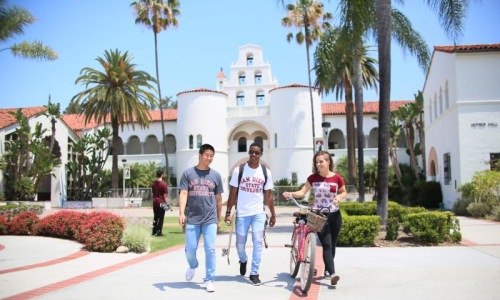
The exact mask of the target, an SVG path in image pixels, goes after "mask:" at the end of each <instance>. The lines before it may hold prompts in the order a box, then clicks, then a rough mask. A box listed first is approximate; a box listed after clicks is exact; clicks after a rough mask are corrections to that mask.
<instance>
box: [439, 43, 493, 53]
mask: <svg viewBox="0 0 500 300" xmlns="http://www.w3.org/2000/svg"><path fill="white" fill-rule="evenodd" d="M434 51H441V52H446V53H455V52H481V51H500V44H478V45H456V46H434Z"/></svg>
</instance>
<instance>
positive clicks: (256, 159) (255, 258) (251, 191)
mask: <svg viewBox="0 0 500 300" xmlns="http://www.w3.org/2000/svg"><path fill="white" fill-rule="evenodd" d="M262 153H263V149H262V145H261V144H259V143H252V144H251V145H250V150H249V151H248V154H249V160H248V162H247V163H246V164H245V166H244V167H243V174H242V176H241V181H240V182H238V178H239V169H240V168H239V167H237V168H235V169H234V171H233V174H232V176H231V182H229V185H230V192H229V199H228V202H227V210H226V218H225V221H226V222H228V221H231V209H232V207H233V206H235V205H237V214H236V250H237V252H238V257H239V259H240V274H241V276H245V274H246V272H247V261H248V256H247V254H246V251H245V246H246V242H247V237H248V231H249V229H250V226H252V245H253V252H252V266H251V269H250V281H251V282H252V284H253V285H260V283H261V281H260V279H259V266H260V261H261V257H262V244H263V239H264V227H265V223H266V219H267V216H266V209H265V205H267V207H268V208H269V211H270V212H271V218H270V219H269V226H271V227H273V226H274V224H275V223H276V213H275V212H274V202H273V195H272V192H271V190H272V189H273V187H274V185H273V178H272V176H271V171H270V170H269V169H266V174H264V170H263V168H265V167H263V166H261V164H260V158H261V156H262ZM266 175H267V179H266Z"/></svg>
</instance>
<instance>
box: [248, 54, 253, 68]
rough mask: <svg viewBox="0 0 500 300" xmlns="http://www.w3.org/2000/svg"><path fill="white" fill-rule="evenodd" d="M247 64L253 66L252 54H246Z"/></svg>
mask: <svg viewBox="0 0 500 300" xmlns="http://www.w3.org/2000/svg"><path fill="white" fill-rule="evenodd" d="M247 66H253V55H252V54H248V55H247Z"/></svg>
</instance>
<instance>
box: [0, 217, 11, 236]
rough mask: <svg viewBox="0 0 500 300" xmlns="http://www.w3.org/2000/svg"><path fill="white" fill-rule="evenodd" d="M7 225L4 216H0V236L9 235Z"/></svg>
mask: <svg viewBox="0 0 500 300" xmlns="http://www.w3.org/2000/svg"><path fill="white" fill-rule="evenodd" d="M9 223H10V222H9V220H8V219H7V218H6V217H5V216H3V215H0V235H6V234H9Z"/></svg>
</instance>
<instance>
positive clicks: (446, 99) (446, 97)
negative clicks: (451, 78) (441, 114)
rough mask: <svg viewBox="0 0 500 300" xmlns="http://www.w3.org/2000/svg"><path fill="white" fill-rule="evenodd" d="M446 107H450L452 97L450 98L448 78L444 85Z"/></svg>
mask: <svg viewBox="0 0 500 300" xmlns="http://www.w3.org/2000/svg"><path fill="white" fill-rule="evenodd" d="M444 107H445V108H446V109H448V107H450V98H449V91H448V80H447V81H446V84H445V86H444Z"/></svg>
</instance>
